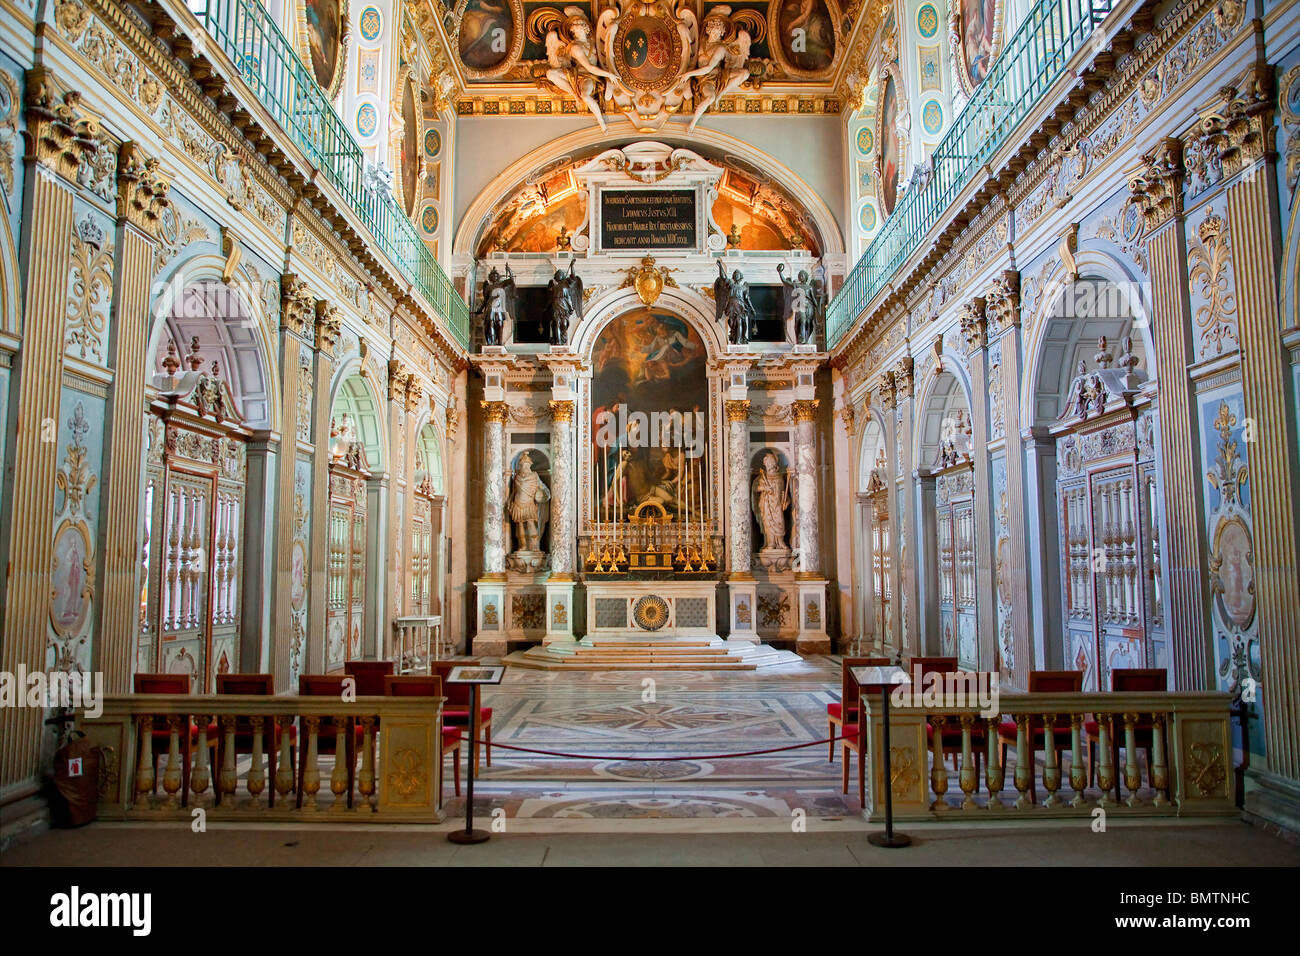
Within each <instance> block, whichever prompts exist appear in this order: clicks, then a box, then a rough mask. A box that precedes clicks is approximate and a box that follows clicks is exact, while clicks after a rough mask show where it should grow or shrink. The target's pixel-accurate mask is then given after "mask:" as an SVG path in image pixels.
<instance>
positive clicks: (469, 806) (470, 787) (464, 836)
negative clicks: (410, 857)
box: [447, 684, 492, 844]
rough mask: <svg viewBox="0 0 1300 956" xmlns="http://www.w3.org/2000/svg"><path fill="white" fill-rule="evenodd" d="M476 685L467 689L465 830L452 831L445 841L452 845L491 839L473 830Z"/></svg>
mask: <svg viewBox="0 0 1300 956" xmlns="http://www.w3.org/2000/svg"><path fill="white" fill-rule="evenodd" d="M478 725H479V714H478V684H471V685H470V688H469V760H468V763H469V777H468V781H467V783H466V785H465V829H463V830H452V831H451V832H450V833H448V834H447V839H448V840H450V841H451V842H452V843H461V844H466V843H486V842H487V841H488V840H490V839H491V838H492V835H491V834H490V833H488V832H487V830H475V829H474V771H475V770H477V769H478V767H477V766H476V764H477V763H478V729H479V728H478Z"/></svg>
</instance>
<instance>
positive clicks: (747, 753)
mask: <svg viewBox="0 0 1300 956" xmlns="http://www.w3.org/2000/svg"><path fill="white" fill-rule="evenodd" d="M460 739H461V741H463V742H465V743H469V742H470V738H469V736H468V735H467V734H461V735H460ZM843 739H845V738H844V735H843V734H840V735H837V736H833V737H823V738H822V739H821V740H810V741H808V742H807V743H804V744H789V745H787V746H785V747H771V748H768V749H766V750H744V751H740V752H739V753H726V754H705V755H702V756H690V755H687V756H676V757H629V756H626V755H622V754H620V755H617V756H613V755H608V754H570V753H564V752H562V751H559V750H535V749H533V748H532V747H517V746H515V745H514V744H503V743H498V742H497V741H495V740H494V741H492V744H491V746H492V747H493V749H495V748H497V747H500V748H501V749H502V750H517V751H519V752H520V753H526V754H539V755H541V756H543V757H568V758H570V759H572V760H618V761H622V762H627V763H650V762H659V763H672V762H676V761H682V760H730V759H732V758H734V757H757V756H760V755H762V754H777V753H782V752H784V751H787V750H802V749H803V748H804V747H820V746H822V745H823V744H829V743H831V742H832V741H835V740H843ZM475 742H476V743H477V744H478V745H479V746H480V747H486V746H488V742H487V741H486V740H479V741H475Z"/></svg>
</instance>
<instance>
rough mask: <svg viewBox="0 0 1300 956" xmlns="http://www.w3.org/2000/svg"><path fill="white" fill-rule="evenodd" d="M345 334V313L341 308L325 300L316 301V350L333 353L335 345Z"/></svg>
mask: <svg viewBox="0 0 1300 956" xmlns="http://www.w3.org/2000/svg"><path fill="white" fill-rule="evenodd" d="M342 334H343V313H342V312H341V311H339V307H338V306H337V305H334V304H332V303H330V302H329V301H327V300H325V299H317V300H316V348H318V349H320V350H321V351H322V352H333V351H334V345H335V343H336V342H338V340H339V336H340V335H342Z"/></svg>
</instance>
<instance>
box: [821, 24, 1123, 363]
mask: <svg viewBox="0 0 1300 956" xmlns="http://www.w3.org/2000/svg"><path fill="white" fill-rule="evenodd" d="M1112 3H1113V0H1038V2H1037V3H1036V4H1035V5H1034V7H1033V9H1031V10H1030V11H1029V14H1028V15H1027V16H1026V17H1025V19H1024V21H1023V22H1022V23H1021V24H1020V26H1019V28H1018V29H1017V30H1016V32H1015V33H1014V34H1013V35H1012V36H1011V39H1010V40H1008V41H1007V43H1006V45H1005V46H1004V47H1003V48H1002V53H1001V54H1000V55H999V56H998V58H997V60H995V61H994V63H993V67H992V69H991V70H989V74H988V76H986V77H985V78H984V81H983V82H982V83H981V84H980V85H979V86H978V87H977V88H976V90H975V93H974V95H972V96H971V98H970V100H969V101H968V102H967V104H966V106H965V108H964V109H963V110H962V111H961V113H959V114H958V115H957V118H956V119H955V120H953V124H952V127H951V128H950V129H949V130H948V132H947V134H946V135H945V136H944V137H943V139H942V140H941V141H940V143H939V145H938V146H937V147H935V150H934V152H933V153H932V154H931V162H932V169H931V172H930V178H929V181H928V182H926V183H925V184H924V185H923V186H921V187H920V188H916V187H913V188H912V189H908V190H907V191H906V192H904V193H903V194H902V195H901V196H900V197H899V200H898V205H897V207H896V208H895V209H894V213H893V215H891V216H890V217H889V219H887V220H886V221H885V224H884V226H883V227H882V228H881V230H880V232H879V233H878V234H877V235H876V238H875V239H874V240H872V242H871V245H870V246H868V247H867V251H866V252H865V253H863V255H862V258H861V259H859V260H858V262H857V264H856V265H855V266H854V267H853V270H852V271H851V272H850V273H849V275H848V278H847V279H845V281H844V285H843V286H842V287H841V288H840V290H839V292H838V293H837V294H836V296H835V298H834V299H833V300H832V301H831V303H830V305H829V306H828V308H827V310H826V344H827V346H828V347H831V348H834V347H835V346H836V345H837V344H838V343H839V342H840V340H841V339H843V338H844V336H845V335H847V334H848V332H849V331H850V330H851V329H852V328H853V327H854V326H855V325H856V324H857V321H858V318H859V316H860V315H861V313H862V310H863V309H865V308H866V307H867V304H868V303H870V302H871V300H872V299H873V298H875V297H876V295H877V294H878V293H879V292H880V290H881V289H883V288H884V287H885V284H886V283H888V282H889V281H890V280H891V279H892V278H893V277H894V275H895V273H897V272H898V270H899V269H900V268H901V267H902V265H903V263H904V262H905V261H907V259H908V258H909V257H910V256H911V255H912V254H913V253H914V252H916V250H917V248H918V247H919V246H920V244H921V241H922V240H923V239H924V238H925V236H926V234H927V233H928V232H929V231H930V230H931V229H932V228H933V227H934V226H935V225H936V224H937V223H938V222H939V220H940V219H941V218H942V217H943V215H944V214H945V212H947V210H948V208H949V207H950V206H951V205H952V203H953V202H954V201H955V200H956V198H957V196H958V194H959V193H960V192H961V191H962V190H963V189H964V188H965V187H966V185H967V184H968V183H969V182H970V181H971V179H972V178H973V177H974V175H975V173H976V172H977V171H978V170H979V169H980V168H981V167H982V166H983V165H984V164H985V163H986V162H988V161H989V159H990V158H992V156H993V154H994V153H996V152H997V151H998V150H999V149H1001V148H1002V146H1003V145H1005V143H1006V141H1007V138H1008V137H1009V136H1010V135H1011V133H1012V131H1013V130H1015V128H1016V127H1017V126H1019V125H1020V123H1021V121H1022V120H1024V119H1025V117H1026V116H1028V115H1029V112H1030V110H1032V109H1033V108H1034V106H1035V105H1036V104H1037V103H1038V101H1039V100H1040V99H1041V98H1042V97H1043V96H1044V95H1045V94H1046V93H1047V91H1048V90H1049V89H1050V88H1051V87H1052V85H1053V84H1054V83H1056V81H1057V80H1058V79H1059V78H1060V76H1061V73H1062V72H1063V71H1064V69H1065V65H1066V63H1068V62H1069V61H1070V58H1071V57H1073V56H1074V54H1075V53H1076V52H1077V51H1078V50H1079V49H1080V48H1081V47H1082V46H1083V45H1084V43H1085V42H1086V41H1087V39H1088V38H1089V37H1090V36H1091V35H1092V33H1093V31H1094V30H1095V29H1096V27H1097V25H1098V24H1099V23H1101V22H1102V21H1103V20H1105V19H1106V17H1107V16H1108V15H1109V14H1110V11H1111V6H1112Z"/></svg>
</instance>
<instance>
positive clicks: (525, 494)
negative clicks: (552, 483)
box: [506, 452, 551, 572]
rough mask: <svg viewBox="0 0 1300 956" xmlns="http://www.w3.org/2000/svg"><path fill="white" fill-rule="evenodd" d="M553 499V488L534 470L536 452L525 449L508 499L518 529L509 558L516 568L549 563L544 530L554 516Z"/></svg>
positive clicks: (529, 569)
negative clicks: (548, 520)
mask: <svg viewBox="0 0 1300 956" xmlns="http://www.w3.org/2000/svg"><path fill="white" fill-rule="evenodd" d="M550 500H551V491H550V489H549V488H547V487H546V483H545V482H544V481H542V476H541V475H539V474H538V473H537V472H535V471H534V470H533V456H532V453H531V452H524V453H523V454H522V455H520V456H519V463H518V464H517V465H515V473H514V476H513V477H512V478H511V479H510V498H509V500H508V501H507V502H506V514H507V515H508V517H509V518H510V522H511V524H512V525H513V526H514V532H515V550H514V552H513V553H512V554H511V555H510V557H509V559H507V561H506V564H507V565H508V566H509V567H510V569H511V570H512V571H525V572H532V571H540V570H541V569H542V567H543V566H544V565H545V564H546V554H545V552H543V551H542V532H543V531H544V530H545V528H546V519H547V518H548V517H549V516H550Z"/></svg>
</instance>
